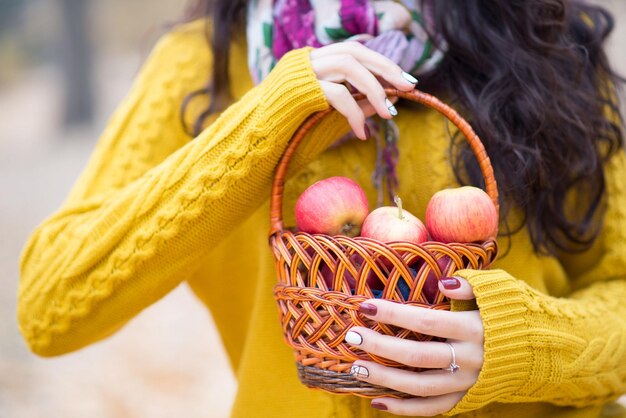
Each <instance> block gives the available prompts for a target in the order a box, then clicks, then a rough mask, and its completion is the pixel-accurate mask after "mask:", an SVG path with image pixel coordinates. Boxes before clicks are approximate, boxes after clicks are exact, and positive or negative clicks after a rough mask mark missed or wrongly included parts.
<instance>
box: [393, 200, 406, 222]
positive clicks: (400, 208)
mask: <svg viewBox="0 0 626 418" xmlns="http://www.w3.org/2000/svg"><path fill="white" fill-rule="evenodd" d="M393 202H394V203H395V204H396V206H397V207H398V218H400V219H404V216H403V215H402V199H400V196H398V195H395V196H394V197H393Z"/></svg>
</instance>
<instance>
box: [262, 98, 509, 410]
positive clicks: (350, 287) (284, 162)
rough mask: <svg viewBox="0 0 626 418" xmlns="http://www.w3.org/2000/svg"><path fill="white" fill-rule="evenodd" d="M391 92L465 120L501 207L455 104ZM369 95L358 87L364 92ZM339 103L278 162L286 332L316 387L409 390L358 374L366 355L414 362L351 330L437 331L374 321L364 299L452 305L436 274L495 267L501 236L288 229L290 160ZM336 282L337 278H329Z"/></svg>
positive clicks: (276, 243)
mask: <svg viewBox="0 0 626 418" xmlns="http://www.w3.org/2000/svg"><path fill="white" fill-rule="evenodd" d="M387 94H388V95H389V96H398V97H401V98H404V99H408V100H411V101H414V102H418V103H422V104H424V105H426V106H428V107H431V108H433V109H435V110H437V111H439V112H440V113H442V114H443V115H444V116H446V117H447V118H448V119H449V120H450V121H451V122H452V123H453V124H454V125H456V126H457V127H458V128H459V130H460V131H461V132H462V133H463V134H464V135H465V138H466V139H467V142H468V143H469V145H470V147H471V149H472V151H473V152H474V154H475V155H476V158H477V160H478V162H479V165H480V169H481V171H482V174H483V177H484V180H485V189H486V192H487V194H488V195H489V197H490V198H491V199H492V201H493V202H494V204H495V205H496V209H498V190H497V187H496V181H495V178H494V174H493V168H492V166H491V162H490V161H489V157H488V156H487V154H486V152H485V149H484V147H483V144H482V142H481V141H480V139H479V138H478V136H477V135H476V133H474V131H473V129H472V128H471V127H470V125H469V124H468V123H467V122H466V121H465V120H464V119H463V118H462V117H461V116H459V114H458V113H457V112H456V111H454V110H453V109H451V108H450V107H449V106H448V105H446V104H444V103H443V102H441V101H440V100H438V99H437V98H435V97H433V96H431V95H428V94H426V93H423V92H421V91H419V90H413V91H411V92H402V91H399V90H395V89H387ZM363 97H364V96H363V95H362V94H356V95H355V98H356V99H357V100H360V99H362V98H363ZM332 111H333V109H328V110H325V111H321V112H318V113H315V114H313V115H311V117H309V118H308V119H307V120H306V121H305V122H304V123H303V124H302V126H301V127H300V128H299V129H298V131H297V132H296V133H295V134H294V136H293V138H292V140H291V142H290V143H289V145H288V147H287V149H286V150H285V153H284V155H283V157H282V159H281V161H280V162H279V165H278V166H277V170H276V174H275V178H274V184H273V186H272V196H271V199H272V200H271V207H270V225H271V229H270V246H271V249H272V251H273V254H274V257H275V260H276V271H277V274H278V284H277V285H276V286H275V288H274V298H275V299H276V302H277V303H278V308H279V311H280V320H281V324H282V329H283V334H284V337H285V341H286V343H287V344H288V345H289V346H290V347H292V348H293V350H294V354H295V358H296V365H297V369H298V376H299V378H300V380H301V381H302V383H304V384H305V385H307V386H308V387H311V388H319V389H323V390H326V391H329V392H333V393H344V394H354V395H359V396H363V397H369V398H374V397H381V396H392V397H405V396H406V395H405V394H402V393H400V392H397V391H394V390H391V389H388V388H384V387H380V386H375V385H371V384H369V383H367V382H362V381H359V380H357V379H356V378H355V377H354V376H353V375H352V374H351V373H350V367H351V365H352V363H353V362H354V361H355V360H358V359H361V360H370V361H376V362H378V363H380V364H384V365H386V366H393V367H401V368H405V369H411V368H410V367H407V366H404V365H401V364H398V363H396V362H394V361H390V360H388V359H385V358H382V357H378V356H374V355H370V354H368V353H366V352H364V351H363V350H360V349H359V348H357V347H353V346H350V345H349V344H347V343H345V342H344V337H345V335H346V333H347V332H348V330H349V329H350V328H351V327H353V326H364V327H368V328H370V329H372V330H374V331H376V332H379V333H382V334H386V335H391V336H396V337H400V338H406V339H411V340H417V341H428V340H432V339H433V337H430V336H427V335H421V334H418V333H415V332H412V331H408V330H406V329H402V328H398V327H394V326H390V325H387V324H383V323H378V322H375V321H371V320H369V319H367V318H366V317H365V316H363V315H362V314H360V313H359V311H358V308H359V305H360V303H361V302H363V301H364V300H366V299H369V298H372V297H375V296H377V297H381V298H383V299H387V300H391V301H394V302H398V303H404V304H410V305H415V306H421V307H427V308H432V309H449V308H450V304H449V301H448V300H447V299H446V298H445V297H444V296H443V295H442V294H440V293H439V291H438V289H437V286H434V289H433V286H432V283H431V284H430V289H427V287H428V286H429V283H428V282H429V280H430V281H431V282H432V280H433V278H434V279H437V280H438V279H439V278H441V277H445V276H449V275H452V274H453V273H454V272H455V271H456V270H459V269H463V268H471V269H486V268H488V267H489V265H490V264H491V263H492V262H493V261H494V259H495V257H496V254H497V245H496V241H495V237H494V238H490V239H488V240H487V241H486V242H483V243H450V244H443V243H440V242H426V243H423V244H420V245H416V244H413V243H410V242H393V243H387V244H385V243H382V242H379V241H376V240H373V239H369V238H363V237H356V238H350V237H346V236H328V235H321V234H315V235H311V234H308V233H305V232H295V233H294V232H291V231H289V230H286V229H284V227H283V220H282V201H283V187H284V179H285V173H286V171H287V167H288V164H289V161H290V160H291V158H292V156H293V154H294V151H295V150H296V148H297V147H298V144H299V143H300V142H301V141H302V139H303V138H304V136H305V135H306V133H307V132H308V131H309V130H310V129H311V128H312V127H313V126H315V125H316V124H317V123H318V122H319V121H320V120H321V119H322V118H324V117H325V116H326V115H328V114H329V113H331V112H332ZM373 275H374V276H375V277H376V278H377V279H378V280H379V281H380V282H381V283H382V284H383V288H382V289H371V288H370V286H369V284H368V277H369V278H370V280H371V277H372V276H373ZM329 276H330V280H329ZM329 282H331V283H332V286H329V285H327V283H329ZM435 284H436V282H435ZM427 290H429V291H428V292H427Z"/></svg>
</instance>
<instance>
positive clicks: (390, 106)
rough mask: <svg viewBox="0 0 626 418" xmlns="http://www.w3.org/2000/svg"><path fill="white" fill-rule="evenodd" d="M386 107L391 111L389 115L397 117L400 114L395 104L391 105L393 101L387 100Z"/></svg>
mask: <svg viewBox="0 0 626 418" xmlns="http://www.w3.org/2000/svg"><path fill="white" fill-rule="evenodd" d="M385 105H386V106H387V109H389V113H391V116H396V115H397V114H398V110H397V109H396V107H395V106H394V105H393V103H391V100H389V99H385Z"/></svg>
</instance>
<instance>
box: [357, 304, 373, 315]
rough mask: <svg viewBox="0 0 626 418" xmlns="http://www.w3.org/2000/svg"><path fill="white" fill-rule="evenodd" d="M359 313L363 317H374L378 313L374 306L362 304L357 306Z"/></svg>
mask: <svg viewBox="0 0 626 418" xmlns="http://www.w3.org/2000/svg"><path fill="white" fill-rule="evenodd" d="M359 312H361V313H362V314H363V315H369V316H374V315H376V313H377V312H378V308H377V307H376V305H372V304H371V303H367V302H366V303H362V304H360V305H359Z"/></svg>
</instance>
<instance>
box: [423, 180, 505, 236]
mask: <svg viewBox="0 0 626 418" xmlns="http://www.w3.org/2000/svg"><path fill="white" fill-rule="evenodd" d="M426 226H427V227H428V232H430V236H431V237H432V239H433V240H435V241H439V242H445V243H448V242H474V241H485V240H486V239H487V238H490V237H494V236H495V233H496V230H497V228H498V214H497V211H496V207H495V205H494V204H493V202H492V201H491V198H490V197H489V195H487V193H485V192H484V191H482V190H481V189H479V188H476V187H471V186H464V187H458V188H455V189H445V190H441V191H439V192H437V193H435V194H434V195H433V197H432V198H431V199H430V202H428V206H427V208H426Z"/></svg>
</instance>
